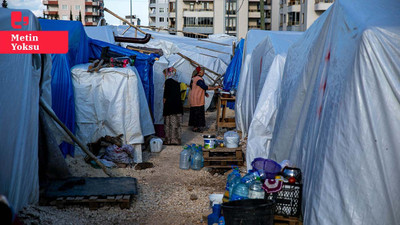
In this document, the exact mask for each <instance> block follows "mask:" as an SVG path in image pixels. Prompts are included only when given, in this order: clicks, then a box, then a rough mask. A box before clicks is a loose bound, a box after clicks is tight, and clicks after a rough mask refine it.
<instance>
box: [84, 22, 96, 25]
mask: <svg viewBox="0 0 400 225" xmlns="http://www.w3.org/2000/svg"><path fill="white" fill-rule="evenodd" d="M85 26H97V22H86V23H85Z"/></svg>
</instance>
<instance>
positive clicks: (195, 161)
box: [190, 150, 204, 170]
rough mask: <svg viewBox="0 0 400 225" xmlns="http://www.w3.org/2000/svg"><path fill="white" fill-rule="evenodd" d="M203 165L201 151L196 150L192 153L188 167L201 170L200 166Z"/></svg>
mask: <svg viewBox="0 0 400 225" xmlns="http://www.w3.org/2000/svg"><path fill="white" fill-rule="evenodd" d="M203 165H204V158H203V152H202V151H201V150H197V151H196V152H195V153H194V155H193V158H192V162H191V165H190V167H191V168H192V170H201V168H203Z"/></svg>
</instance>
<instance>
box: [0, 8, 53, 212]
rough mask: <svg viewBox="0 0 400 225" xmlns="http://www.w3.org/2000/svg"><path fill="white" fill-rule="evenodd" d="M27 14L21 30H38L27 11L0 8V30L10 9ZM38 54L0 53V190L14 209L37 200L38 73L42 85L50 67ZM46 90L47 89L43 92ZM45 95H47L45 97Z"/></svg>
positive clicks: (6, 27)
mask: <svg viewBox="0 0 400 225" xmlns="http://www.w3.org/2000/svg"><path fill="white" fill-rule="evenodd" d="M12 11H20V12H22V16H23V17H29V24H28V25H26V26H22V29H21V31H36V30H40V25H39V22H38V20H37V18H36V17H35V16H34V15H33V13H32V12H31V11H29V10H20V9H19V10H10V9H4V8H0V21H1V23H0V30H1V31H11V30H14V29H13V28H12V27H11V12H12ZM46 59H47V57H45V56H44V55H43V56H42V57H41V55H39V54H0V68H1V76H0V92H1V94H0V105H1V106H0V115H1V116H0V124H1V126H0V134H2V136H3V138H2V143H1V151H0V158H1V163H0V193H1V194H4V195H5V196H6V197H7V199H8V200H9V202H10V204H11V205H12V206H13V208H14V209H15V210H17V211H18V210H21V209H22V207H24V206H25V205H27V204H30V203H36V202H37V201H38V200H39V177H38V164H39V163H38V133H39V127H38V124H39V97H40V85H41V82H40V81H41V73H42V72H43V77H42V78H43V80H44V81H45V82H43V83H42V85H45V84H48V82H47V80H48V79H47V78H49V77H50V74H46V71H47V72H48V71H49V68H42V63H43V65H45V66H51V64H49V63H48V62H46V61H44V60H46ZM43 93H48V90H45V91H43ZM47 97H48V96H47Z"/></svg>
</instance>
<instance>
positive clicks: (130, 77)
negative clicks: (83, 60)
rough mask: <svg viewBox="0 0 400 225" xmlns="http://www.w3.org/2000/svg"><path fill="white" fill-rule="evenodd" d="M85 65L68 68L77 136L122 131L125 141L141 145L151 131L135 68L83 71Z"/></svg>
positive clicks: (90, 139)
mask: <svg viewBox="0 0 400 225" xmlns="http://www.w3.org/2000/svg"><path fill="white" fill-rule="evenodd" d="M88 66H89V64H81V65H77V66H75V67H73V68H72V71H71V74H72V78H73V86H74V92H75V104H76V105H75V108H76V124H77V132H76V133H77V137H78V138H79V139H80V140H82V141H83V142H84V143H86V144H87V143H90V142H95V141H97V140H98V139H99V138H100V137H103V136H105V135H111V136H117V135H119V134H123V135H124V136H123V137H122V139H123V140H124V143H125V144H141V143H143V142H144V137H143V136H146V135H150V134H153V133H154V127H153V122H152V119H151V116H150V112H149V107H148V103H147V100H146V97H145V94H144V89H143V86H142V84H141V81H140V78H138V76H137V74H138V72H137V71H136V69H135V67H126V68H111V67H110V68H103V69H100V70H99V72H97V73H95V72H94V73H89V72H87V68H88Z"/></svg>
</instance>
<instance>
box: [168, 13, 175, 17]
mask: <svg viewBox="0 0 400 225" xmlns="http://www.w3.org/2000/svg"><path fill="white" fill-rule="evenodd" d="M168 16H169V17H171V18H175V17H176V13H175V12H170V13H169V15H168Z"/></svg>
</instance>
